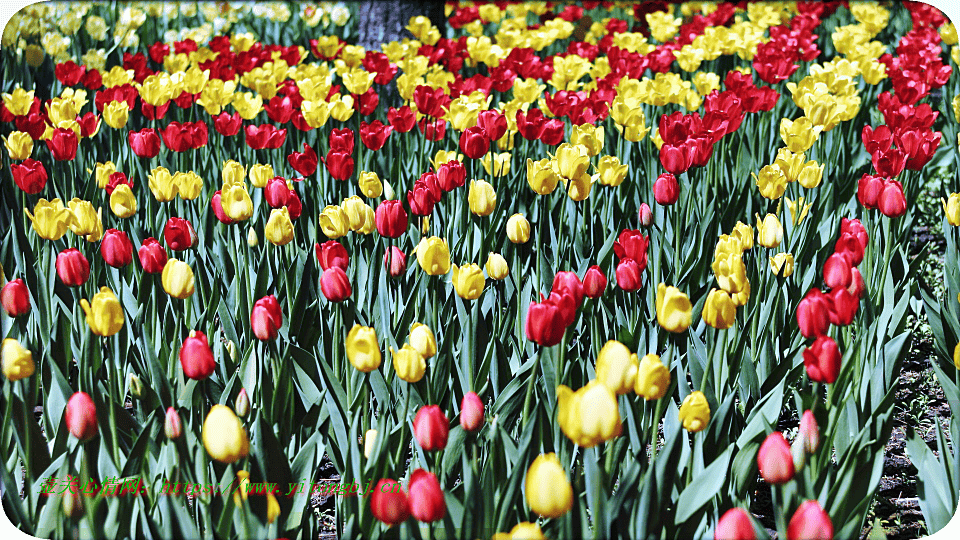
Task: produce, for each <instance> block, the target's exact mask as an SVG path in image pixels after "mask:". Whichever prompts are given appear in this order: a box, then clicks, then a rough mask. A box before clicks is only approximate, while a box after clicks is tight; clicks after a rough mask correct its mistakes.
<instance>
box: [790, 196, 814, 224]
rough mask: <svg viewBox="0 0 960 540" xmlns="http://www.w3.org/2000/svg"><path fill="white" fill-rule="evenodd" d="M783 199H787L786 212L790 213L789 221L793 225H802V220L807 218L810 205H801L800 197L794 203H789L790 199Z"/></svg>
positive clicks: (801, 198) (801, 199)
mask: <svg viewBox="0 0 960 540" xmlns="http://www.w3.org/2000/svg"><path fill="white" fill-rule="evenodd" d="M785 199H787V210H789V211H790V220H791V221H792V222H793V224H794V225H799V224H800V223H803V218H805V217H807V212H809V211H810V206H811V204H810V203H807V204H806V205H805V204H803V201H804V199H803V197H800V198H799V199H797V200H796V201H791V200H790V197H785ZM798 212H799V213H798Z"/></svg>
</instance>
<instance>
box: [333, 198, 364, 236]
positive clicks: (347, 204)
mask: <svg viewBox="0 0 960 540" xmlns="http://www.w3.org/2000/svg"><path fill="white" fill-rule="evenodd" d="M340 208H342V209H343V214H344V215H345V216H347V222H348V223H349V226H350V230H351V231H354V232H356V231H359V230H360V229H362V228H363V226H364V225H365V223H366V219H367V212H366V209H367V208H368V206H367V204H366V203H365V202H363V199H361V198H360V197H358V196H356V195H354V196H353V197H348V198H347V199H344V201H343V203H341V204H340Z"/></svg>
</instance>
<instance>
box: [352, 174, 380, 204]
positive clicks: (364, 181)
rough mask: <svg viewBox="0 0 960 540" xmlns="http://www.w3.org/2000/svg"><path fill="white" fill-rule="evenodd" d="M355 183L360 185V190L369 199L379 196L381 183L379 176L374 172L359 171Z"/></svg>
mask: <svg viewBox="0 0 960 540" xmlns="http://www.w3.org/2000/svg"><path fill="white" fill-rule="evenodd" d="M357 183H358V184H359V186H360V192H361V193H363V194H364V195H365V196H366V197H369V198H371V199H372V198H374V197H379V196H380V195H381V194H382V193H383V183H381V182H380V177H378V176H377V173H375V172H362V173H360V177H359V178H358V179H357Z"/></svg>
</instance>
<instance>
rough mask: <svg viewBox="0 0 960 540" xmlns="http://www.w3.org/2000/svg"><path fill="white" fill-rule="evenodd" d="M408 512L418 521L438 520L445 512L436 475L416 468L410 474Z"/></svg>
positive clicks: (445, 508)
mask: <svg viewBox="0 0 960 540" xmlns="http://www.w3.org/2000/svg"><path fill="white" fill-rule="evenodd" d="M409 487H410V513H411V514H413V517H415V518H416V519H417V520H418V521H422V522H424V523H429V522H432V521H439V520H441V519H443V516H445V515H446V513H447V504H446V502H444V500H443V490H442V489H440V482H439V481H438V480H437V475H435V474H433V473H430V472H427V471H425V470H423V469H417V470H415V471H413V474H411V475H410V486H409Z"/></svg>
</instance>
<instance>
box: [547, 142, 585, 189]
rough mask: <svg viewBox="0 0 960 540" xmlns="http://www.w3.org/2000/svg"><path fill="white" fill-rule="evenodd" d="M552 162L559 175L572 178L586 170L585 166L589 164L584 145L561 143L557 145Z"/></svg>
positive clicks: (577, 176)
mask: <svg viewBox="0 0 960 540" xmlns="http://www.w3.org/2000/svg"><path fill="white" fill-rule="evenodd" d="M553 164H554V166H555V167H556V170H557V173H559V174H560V176H562V177H564V178H566V179H568V180H572V179H574V178H579V177H580V176H581V175H583V174H584V173H586V172H587V167H589V166H590V158H589V157H587V149H586V147H584V146H581V145H577V146H571V145H570V144H569V143H563V144H561V145H560V146H559V147H557V153H556V156H555V157H554V160H553Z"/></svg>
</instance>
